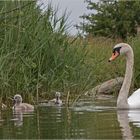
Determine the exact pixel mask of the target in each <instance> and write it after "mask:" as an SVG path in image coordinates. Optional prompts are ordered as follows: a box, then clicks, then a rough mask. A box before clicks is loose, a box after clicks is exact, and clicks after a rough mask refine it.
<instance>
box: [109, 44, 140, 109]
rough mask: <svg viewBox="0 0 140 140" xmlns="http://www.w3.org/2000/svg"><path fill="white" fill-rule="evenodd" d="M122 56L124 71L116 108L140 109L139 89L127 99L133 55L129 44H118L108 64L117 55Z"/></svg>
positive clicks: (131, 74)
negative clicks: (124, 64)
mask: <svg viewBox="0 0 140 140" xmlns="http://www.w3.org/2000/svg"><path fill="white" fill-rule="evenodd" d="M122 54H124V55H125V57H126V71H125V77H124V81H123V84H122V87H121V89H120V91H119V95H118V99H117V108H120V109H128V108H140V88H139V89H138V90H136V91H135V92H134V93H133V94H132V95H131V96H130V97H129V98H128V99H127V97H128V94H129V89H130V85H131V81H132V76H133V64H134V54H133V49H132V48H131V46H130V45H129V44H126V43H119V44H117V45H115V46H114V48H113V54H112V56H111V58H110V59H109V62H111V61H113V60H115V59H116V58H117V57H118V56H119V55H122Z"/></svg>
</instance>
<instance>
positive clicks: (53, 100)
mask: <svg viewBox="0 0 140 140" xmlns="http://www.w3.org/2000/svg"><path fill="white" fill-rule="evenodd" d="M60 96H61V93H60V92H56V93H55V98H54V99H52V100H50V102H54V104H55V105H60V106H61V105H62V100H61V99H60Z"/></svg>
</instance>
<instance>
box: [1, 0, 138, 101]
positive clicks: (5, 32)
mask: <svg viewBox="0 0 140 140" xmlns="http://www.w3.org/2000/svg"><path fill="white" fill-rule="evenodd" d="M56 15H57V11H55V10H53V9H52V8H51V6H48V10H47V11H46V13H44V14H41V13H40V10H39V9H38V8H35V2H34V1H32V2H28V1H26V2H22V1H17V2H16V1H14V2H3V4H1V5H0V17H1V23H0V30H1V31H0V83H1V84H0V94H1V96H0V101H3V102H10V101H9V100H10V99H9V98H10V97H13V96H14V95H15V94H17V93H19V94H21V95H22V96H23V99H24V101H28V102H31V103H35V102H36V101H39V100H41V99H49V98H52V96H54V92H55V91H60V92H63V98H64V99H65V98H66V97H67V94H68V93H69V94H70V99H71V100H73V99H75V98H77V97H78V96H79V95H81V94H82V93H84V92H85V91H87V90H88V89H90V88H93V87H94V86H96V85H98V84H99V83H102V82H104V81H106V80H109V79H111V78H114V77H117V76H123V75H124V70H125V60H124V59H118V60H117V61H115V62H113V63H112V64H110V63H108V58H109V57H110V55H111V51H112V48H111V47H112V46H113V45H115V44H116V42H115V41H112V40H110V39H108V40H106V39H103V38H99V39H92V40H86V39H84V40H83V39H80V38H78V39H75V38H71V37H69V35H68V34H67V33H66V29H67V26H66V22H67V16H66V14H65V13H64V15H62V17H60V18H58V17H57V16H56ZM128 42H129V43H130V44H131V45H132V46H133V48H134V51H135V77H134V86H135V87H138V86H140V84H139V81H140V72H139V71H140V66H139V65H138V64H139V56H140V50H139V49H140V47H139V45H140V39H139V38H133V39H129V41H128Z"/></svg>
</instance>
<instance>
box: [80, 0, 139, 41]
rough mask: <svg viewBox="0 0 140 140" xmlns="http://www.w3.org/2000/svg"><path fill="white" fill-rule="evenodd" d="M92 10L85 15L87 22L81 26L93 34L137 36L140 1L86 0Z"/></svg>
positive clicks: (121, 36) (122, 36) (123, 36)
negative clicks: (96, 0)
mask: <svg viewBox="0 0 140 140" xmlns="http://www.w3.org/2000/svg"><path fill="white" fill-rule="evenodd" d="M86 2H87V4H88V6H87V9H89V10H90V11H91V12H90V14H88V15H83V16H82V17H81V18H83V19H84V20H85V21H86V22H85V23H81V25H80V26H79V28H81V29H82V30H83V31H84V32H86V33H87V34H90V35H92V36H104V37H109V38H121V39H127V37H130V36H136V34H137V28H138V27H139V25H140V17H139V13H140V1H137V0H133V1H131V0H130V1H129V0H123V1H122V0H100V1H99V2H92V1H91V0H86Z"/></svg>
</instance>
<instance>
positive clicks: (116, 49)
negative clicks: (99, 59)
mask: <svg viewBox="0 0 140 140" xmlns="http://www.w3.org/2000/svg"><path fill="white" fill-rule="evenodd" d="M121 48H122V47H117V48H114V49H113V54H114V55H115V53H116V52H117V53H119V54H120V49H121Z"/></svg>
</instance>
